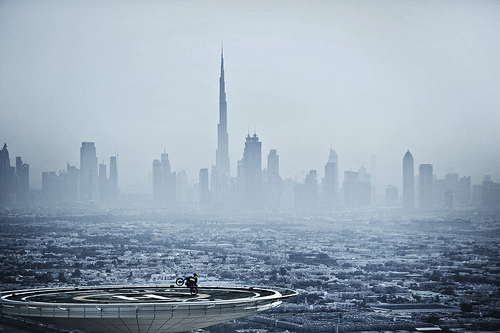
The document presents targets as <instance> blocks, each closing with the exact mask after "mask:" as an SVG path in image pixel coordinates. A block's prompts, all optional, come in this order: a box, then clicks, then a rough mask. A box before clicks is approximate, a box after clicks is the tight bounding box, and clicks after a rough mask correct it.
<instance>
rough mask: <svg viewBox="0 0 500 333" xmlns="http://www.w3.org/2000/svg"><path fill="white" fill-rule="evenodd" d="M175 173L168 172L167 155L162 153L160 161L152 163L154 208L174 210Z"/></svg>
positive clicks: (168, 162)
mask: <svg viewBox="0 0 500 333" xmlns="http://www.w3.org/2000/svg"><path fill="white" fill-rule="evenodd" d="M176 178H177V177H176V173H175V172H170V161H169V160H168V154H167V153H162V154H161V160H154V161H153V201H154V205H155V206H167V207H168V208H174V206H175V203H176V187H177V179H176Z"/></svg>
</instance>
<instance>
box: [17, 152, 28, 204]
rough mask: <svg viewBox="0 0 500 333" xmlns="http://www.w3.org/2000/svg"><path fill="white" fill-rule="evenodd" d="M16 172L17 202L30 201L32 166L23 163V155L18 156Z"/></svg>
mask: <svg viewBox="0 0 500 333" xmlns="http://www.w3.org/2000/svg"><path fill="white" fill-rule="evenodd" d="M16 174H17V178H18V184H17V203H18V204H28V203H29V190H30V166H29V164H26V163H23V160H22V159H21V156H17V157H16Z"/></svg>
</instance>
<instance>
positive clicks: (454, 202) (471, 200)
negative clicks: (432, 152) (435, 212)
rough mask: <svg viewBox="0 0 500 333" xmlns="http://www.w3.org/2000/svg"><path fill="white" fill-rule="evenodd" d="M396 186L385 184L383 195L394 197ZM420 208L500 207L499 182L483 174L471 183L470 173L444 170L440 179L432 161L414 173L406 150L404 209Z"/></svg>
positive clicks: (389, 198)
mask: <svg viewBox="0 0 500 333" xmlns="http://www.w3.org/2000/svg"><path fill="white" fill-rule="evenodd" d="M396 198H397V188H395V187H393V186H389V187H387V188H386V199H387V200H388V201H391V200H392V201H394V200H395V199H396ZM417 204H418V208H419V209H421V210H432V209H436V208H448V209H450V208H453V207H455V206H467V205H470V204H473V205H475V206H478V205H479V206H482V207H485V208H490V209H495V208H499V207H500V183H495V182H493V181H492V180H491V176H485V177H484V179H483V182H482V184H478V185H473V186H471V179H470V176H466V177H460V178H459V176H458V174H457V173H454V172H450V173H447V174H446V175H445V176H444V178H443V179H439V178H437V177H436V175H434V173H433V167H432V164H420V165H419V167H418V175H415V174H414V162H413V156H412V155H411V153H410V151H407V152H406V154H405V156H404V158H403V209H405V210H413V209H415V208H416V207H417Z"/></svg>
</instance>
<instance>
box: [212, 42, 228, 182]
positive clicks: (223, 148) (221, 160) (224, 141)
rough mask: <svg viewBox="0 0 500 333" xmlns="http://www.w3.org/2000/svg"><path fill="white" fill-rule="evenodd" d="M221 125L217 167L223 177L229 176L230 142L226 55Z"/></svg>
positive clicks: (221, 67) (220, 109)
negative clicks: (225, 79) (225, 77)
mask: <svg viewBox="0 0 500 333" xmlns="http://www.w3.org/2000/svg"><path fill="white" fill-rule="evenodd" d="M220 59H221V60H220V61H221V62H220V78H219V124H218V125H217V151H216V157H215V166H216V167H217V169H218V171H219V173H220V174H221V175H228V176H229V148H228V147H229V142H228V141H229V140H228V133H227V101H226V83H225V81H224V53H223V51H221V55H220Z"/></svg>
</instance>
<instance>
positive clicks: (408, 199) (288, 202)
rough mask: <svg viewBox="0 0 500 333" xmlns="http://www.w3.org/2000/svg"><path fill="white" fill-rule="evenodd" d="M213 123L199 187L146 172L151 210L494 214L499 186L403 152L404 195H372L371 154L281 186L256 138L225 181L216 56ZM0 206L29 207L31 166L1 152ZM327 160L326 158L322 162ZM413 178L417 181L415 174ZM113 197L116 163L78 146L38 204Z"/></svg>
mask: <svg viewBox="0 0 500 333" xmlns="http://www.w3.org/2000/svg"><path fill="white" fill-rule="evenodd" d="M219 85H220V89H219V124H218V125H217V149H216V152H215V153H216V154H215V161H216V162H215V165H213V166H212V167H211V168H201V169H200V170H199V175H198V179H199V181H198V183H197V184H195V185H194V186H189V184H188V178H187V175H186V172H185V171H180V172H176V171H173V170H171V167H170V161H169V155H168V154H167V152H165V151H164V152H163V153H162V154H161V158H160V159H155V160H154V161H153V163H152V164H153V165H152V200H151V201H150V202H151V203H152V205H153V206H154V207H159V208H166V209H168V210H170V211H183V210H200V211H230V210H243V211H252V212H255V211H257V212H260V211H293V212H301V213H332V212H342V211H345V210H346V209H358V208H366V207H380V206H389V207H390V206H393V207H400V206H402V207H403V208H404V209H405V210H407V211H413V210H415V209H419V210H435V209H451V208H454V207H457V206H468V205H474V206H482V207H485V208H488V209H490V208H491V209H498V208H500V182H494V181H493V180H492V179H491V176H485V177H484V179H483V182H482V183H481V184H477V185H472V184H471V178H470V177H468V176H466V177H461V178H459V176H458V174H456V173H453V172H450V173H448V174H446V175H445V177H444V178H443V179H439V178H437V177H436V175H435V174H434V173H433V166H432V165H431V164H420V165H419V166H418V170H416V167H415V166H414V160H413V156H412V154H411V153H410V151H407V152H406V154H405V155H404V157H403V172H402V179H403V189H402V196H400V195H399V192H398V188H397V187H396V186H394V185H389V186H387V187H386V188H385V200H384V198H382V197H381V196H379V193H378V191H377V168H376V164H377V161H376V157H375V156H374V155H371V158H370V165H369V169H367V168H365V166H361V167H359V168H358V170H357V171H354V170H349V171H344V174H343V179H341V174H339V157H338V155H337V153H336V152H335V150H333V149H330V153H329V156H328V159H327V162H326V164H325V167H324V177H323V178H320V177H319V176H318V171H317V170H310V171H309V172H308V173H306V174H305V175H304V179H303V180H299V181H297V180H295V179H291V178H286V179H283V178H282V177H281V175H280V168H279V155H278V152H277V150H276V149H271V150H270V151H269V153H268V155H267V168H263V161H262V159H263V155H262V154H263V152H262V142H261V141H259V137H258V136H257V134H256V133H254V134H253V135H251V134H250V133H249V134H248V135H247V136H246V137H245V142H244V148H243V156H242V158H241V159H240V160H238V161H237V162H236V163H235V164H236V170H235V173H236V175H235V176H231V170H230V159H229V142H228V137H229V136H228V124H227V120H228V112H227V111H228V110H227V100H226V91H225V87H226V86H225V78H224V57H223V53H221V73H220V78H219ZM0 153H1V161H0V162H1V165H0V167H1V169H0V181H1V183H0V186H1V187H0V206H11V205H13V204H20V205H27V204H29V203H31V202H32V200H30V198H31V197H30V192H29V166H28V165H27V164H24V163H23V162H22V160H21V158H20V157H17V158H16V167H15V168H13V167H11V166H10V160H9V156H8V155H9V154H8V151H7V147H6V145H4V148H3V149H2V150H0ZM325 157H326V156H325ZM417 172H418V174H416V173H417ZM118 193H119V190H118V167H117V156H111V158H110V160H109V174H108V165H106V164H104V161H103V163H101V164H99V163H98V159H97V155H96V147H95V145H94V142H82V147H81V148H80V168H79V169H78V168H77V167H76V166H71V165H70V164H69V163H68V164H67V165H66V170H59V172H54V171H51V172H43V173H42V191H41V195H40V201H41V202H43V203H45V204H54V203H56V204H60V203H68V202H94V203H96V202H100V203H110V202H114V200H115V199H116V198H117V196H118Z"/></svg>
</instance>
